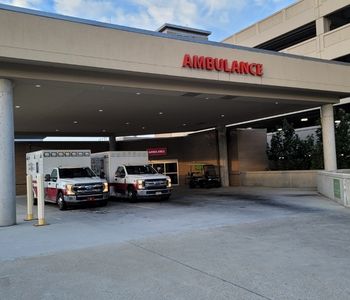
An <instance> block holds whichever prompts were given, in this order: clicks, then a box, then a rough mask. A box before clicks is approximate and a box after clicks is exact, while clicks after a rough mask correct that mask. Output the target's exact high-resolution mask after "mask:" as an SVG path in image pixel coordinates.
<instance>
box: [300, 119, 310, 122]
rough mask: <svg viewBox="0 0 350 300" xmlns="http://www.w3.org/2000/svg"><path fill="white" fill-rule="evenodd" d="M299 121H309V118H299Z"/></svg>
mask: <svg viewBox="0 0 350 300" xmlns="http://www.w3.org/2000/svg"><path fill="white" fill-rule="evenodd" d="M300 121H301V122H307V121H309V119H308V118H301V119H300Z"/></svg>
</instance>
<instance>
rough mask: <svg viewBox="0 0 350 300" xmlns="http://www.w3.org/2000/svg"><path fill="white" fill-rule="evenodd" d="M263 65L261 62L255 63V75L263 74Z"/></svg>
mask: <svg viewBox="0 0 350 300" xmlns="http://www.w3.org/2000/svg"><path fill="white" fill-rule="evenodd" d="M263 74H264V72H263V65H262V64H257V65H256V76H263Z"/></svg>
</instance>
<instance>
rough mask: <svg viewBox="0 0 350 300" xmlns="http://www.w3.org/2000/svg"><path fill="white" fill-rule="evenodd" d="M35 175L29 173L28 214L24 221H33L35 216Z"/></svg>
mask: <svg viewBox="0 0 350 300" xmlns="http://www.w3.org/2000/svg"><path fill="white" fill-rule="evenodd" d="M32 179H33V177H32V175H27V216H26V218H25V219H24V221H32V220H34V218H33V187H32V185H33V180H32Z"/></svg>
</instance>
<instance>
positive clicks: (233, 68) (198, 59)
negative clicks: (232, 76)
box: [182, 54, 264, 76]
mask: <svg viewBox="0 0 350 300" xmlns="http://www.w3.org/2000/svg"><path fill="white" fill-rule="evenodd" d="M182 67H184V68H191V69H192V68H193V69H202V70H208V71H213V70H216V71H218V72H226V73H238V74H250V75H252V76H263V74H264V72H263V64H257V63H249V62H245V61H237V60H234V61H232V63H230V62H229V61H228V60H227V59H223V58H213V57H210V56H198V55H193V57H191V55H190V54H185V55H184V58H183V62H182Z"/></svg>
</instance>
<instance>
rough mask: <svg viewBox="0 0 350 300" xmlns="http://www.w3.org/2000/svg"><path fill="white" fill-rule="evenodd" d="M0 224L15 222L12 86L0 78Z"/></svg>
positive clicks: (9, 82)
mask: <svg viewBox="0 0 350 300" xmlns="http://www.w3.org/2000/svg"><path fill="white" fill-rule="evenodd" d="M0 128H1V133H0V153H1V155H0V170H1V175H0V226H10V225H14V224H16V183H15V147H14V122H13V87H12V83H11V81H9V80H7V79H0Z"/></svg>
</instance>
